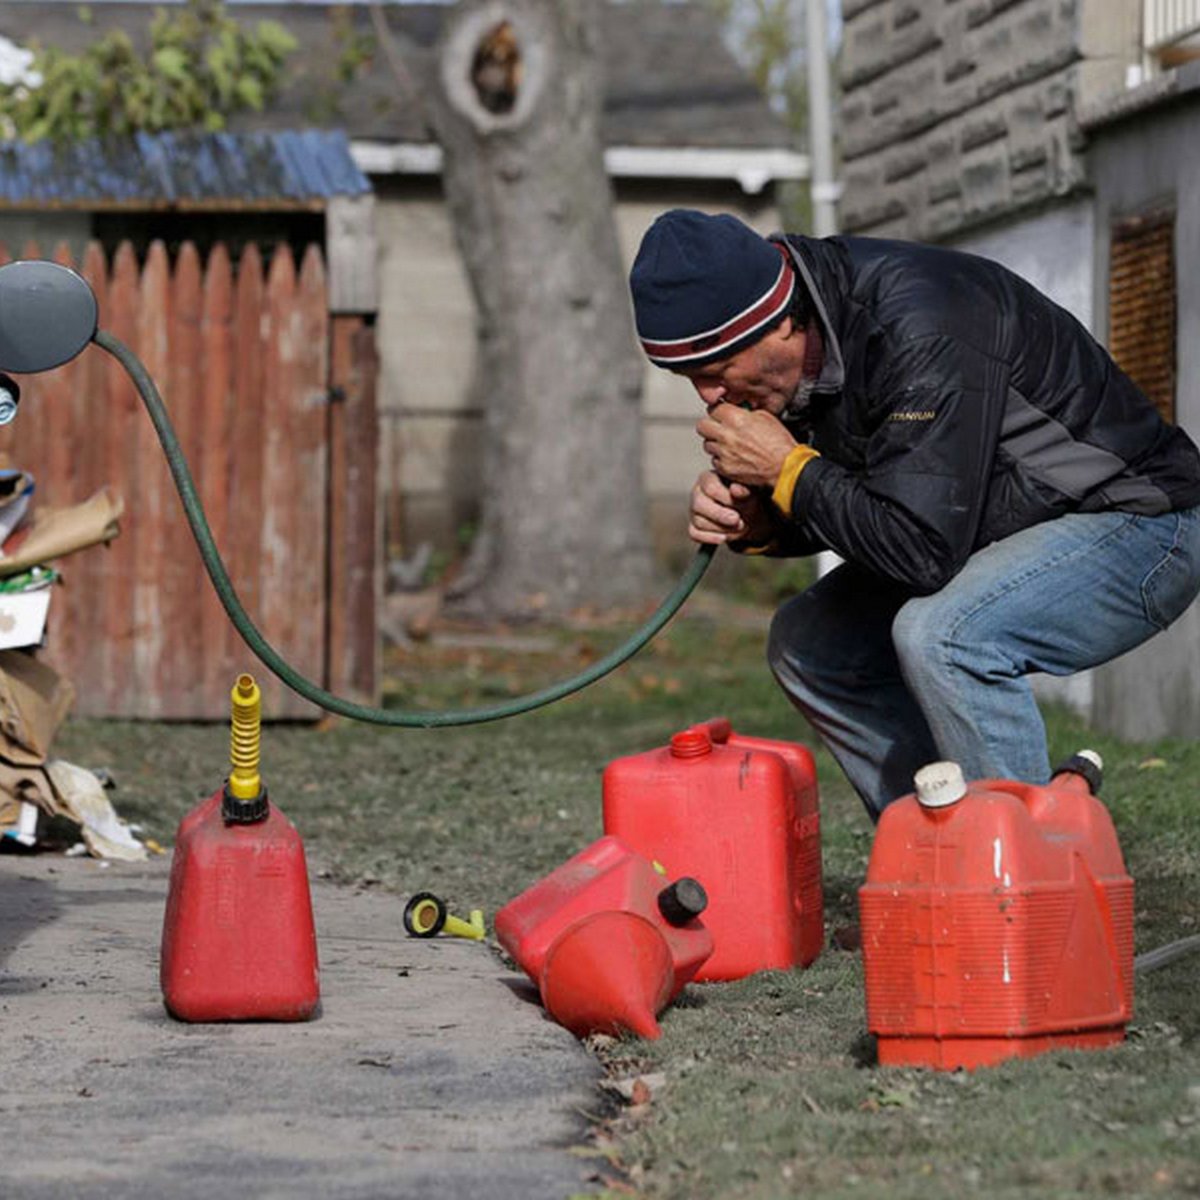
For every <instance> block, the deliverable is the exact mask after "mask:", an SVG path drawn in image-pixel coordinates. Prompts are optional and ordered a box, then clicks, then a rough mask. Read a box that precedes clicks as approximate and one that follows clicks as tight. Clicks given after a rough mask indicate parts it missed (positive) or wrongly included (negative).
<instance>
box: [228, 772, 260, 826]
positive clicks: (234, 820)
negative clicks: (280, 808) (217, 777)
mask: <svg viewBox="0 0 1200 1200" xmlns="http://www.w3.org/2000/svg"><path fill="white" fill-rule="evenodd" d="M270 811H271V802H270V800H269V798H268V797H267V789H266V786H265V785H263V786H262V787H260V788H259V789H258V795H257V796H254V797H253V798H251V799H250V800H243V799H241V798H240V797H238V796H235V795H234V794H233V793H232V792H231V791H230V790H229V782H228V780H227V781H226V783H225V790H224V792H222V793H221V817H222V819H223V820H224V822H225V824H226V825H254V824H257V823H258V822H259V821H265V820H266V819H267V815H268V814H269V813H270Z"/></svg>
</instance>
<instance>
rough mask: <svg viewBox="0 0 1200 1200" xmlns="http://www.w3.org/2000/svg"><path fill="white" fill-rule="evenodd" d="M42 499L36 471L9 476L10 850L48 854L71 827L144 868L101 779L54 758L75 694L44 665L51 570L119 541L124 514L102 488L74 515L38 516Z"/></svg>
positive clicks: (5, 639) (2, 740)
mask: <svg viewBox="0 0 1200 1200" xmlns="http://www.w3.org/2000/svg"><path fill="white" fill-rule="evenodd" d="M34 491H35V484H34V479H33V476H32V475H31V474H30V473H29V472H28V471H23V470H14V469H11V468H3V469H0V843H3V842H8V843H9V845H10V846H13V845H15V846H24V847H37V846H43V845H46V844H48V843H49V841H50V840H51V833H50V831H51V830H55V831H57V836H56V837H55V838H54V839H53V840H55V841H57V840H58V837H61V834H62V831H63V829H64V823H65V827H66V828H67V829H69V828H70V826H71V825H72V824H73V825H75V826H78V831H79V834H78V836H79V843H78V844H79V845H80V846H81V847H82V848H83V849H82V850H79V851H77V852H79V853H84V852H86V853H89V854H92V855H94V856H96V857H100V858H122V859H142V858H145V857H146V848H145V846H143V845H142V844H141V843H140V842H139V841H138V840H137V838H136V837H134V835H133V832H132V831H131V830H130V829H129V827H128V825H126V824H125V822H123V821H122V820H121V819H120V818H119V817H118V816H117V814H116V812H115V811H114V810H113V807H112V804H111V803H110V802H109V799H108V797H107V795H106V794H105V791H104V785H103V783H102V782H101V780H100V778H99V777H98V776H96V775H95V774H93V773H92V772H91V771H87V770H85V769H84V768H82V767H77V766H75V765H74V764H72V763H69V762H65V761H64V760H62V759H58V758H52V757H51V756H50V749H51V746H52V744H53V741H54V736H55V734H56V733H57V731H58V729H59V726H60V725H61V724H62V722H63V720H64V719H65V717H66V715H67V712H68V711H69V710H70V707H71V703H72V701H73V700H74V697H75V689H74V686H73V685H72V683H71V681H70V680H69V679H67V678H65V677H64V676H62V675H61V674H60V673H59V672H57V671H56V670H55V669H54V668H53V667H51V666H50V665H49V664H48V663H47V662H46V661H45V660H44V659H42V658H40V657H39V656H38V651H39V650H40V649H42V647H43V646H44V644H45V640H46V628H47V620H48V616H49V610H50V604H51V601H52V599H53V591H54V585H55V584H56V583H58V582H59V581H60V576H59V573H58V571H57V570H56V569H55V568H53V567H51V566H49V565H48V564H49V563H50V562H51V561H56V560H58V559H61V558H64V557H66V556H68V555H71V554H75V553H77V552H78V551H80V550H85V549H87V548H88V547H90V546H95V545H100V544H103V543H107V542H109V541H111V540H112V539H113V538H114V537H116V535H117V533H118V529H119V526H118V521H119V518H120V516H121V512H122V510H123V504H122V501H121V498H120V497H119V496H118V495H116V494H115V493H113V492H112V491H110V490H109V489H108V488H101V489H100V490H99V491H98V492H96V493H95V494H94V495H92V496H91V497H89V498H88V499H87V500H85V501H83V502H82V503H79V504H75V505H71V506H68V507H66V508H50V507H45V508H35V507H34V506H33V503H32V500H33V495H34Z"/></svg>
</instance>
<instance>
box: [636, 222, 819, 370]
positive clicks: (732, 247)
mask: <svg viewBox="0 0 1200 1200" xmlns="http://www.w3.org/2000/svg"><path fill="white" fill-rule="evenodd" d="M795 285H796V281H795V274H794V272H793V270H792V265H791V263H790V262H789V261H788V256H787V251H786V250H785V249H784V248H783V247H782V246H779V245H777V244H776V243H774V242H769V241H767V239H766V238H764V237H762V236H761V235H760V234H757V233H755V232H754V230H753V229H751V228H750V227H749V226H748V225H746V224H744V223H743V222H742V221H739V220H738V219H737V217H734V216H730V215H729V214H728V213H723V214H721V215H720V216H710V215H708V214H707V213H702V212H695V211H693V210H692V209H687V208H674V209H671V210H670V211H669V212H665V213H663V214H662V216H660V217H659V218H658V219H657V220H656V221H655V222H654V224H653V225H651V226H650V228H649V229H648V230H647V231H646V236H645V237H644V238H642V244H641V247H640V248H639V250H638V254H637V258H636V259H635V260H634V264H633V270H632V271H631V272H630V275H629V288H630V291H631V292H632V293H633V309H634V316H635V318H636V321H637V331H638V337H639V338H641V342H642V348H643V349H644V350H645V351H646V354H647V356H648V357H649V359H650V361H651V362H652V363H654V364H655V365H656V366H659V367H666V368H668V369H683V370H691V369H693V368H696V367H703V366H704V365H705V364H707V363H710V362H716V361H717V360H718V359H722V358H728V357H729V356H730V355H731V354H736V353H737V352H738V351H739V350H744V349H745V348H746V347H747V346H750V345H752V344H753V343H754V342H756V341H758V339H759V338H761V337H763V336H764V335H765V334H766V333H768V332H770V330H772V329H773V328H774V327H775V326H776V325H777V324H778V323H779V321H780V320H782V319H783V317H784V316H785V315H786V313H787V311H788V304H789V303H790V302H791V299H792V293H793V290H794V289H795Z"/></svg>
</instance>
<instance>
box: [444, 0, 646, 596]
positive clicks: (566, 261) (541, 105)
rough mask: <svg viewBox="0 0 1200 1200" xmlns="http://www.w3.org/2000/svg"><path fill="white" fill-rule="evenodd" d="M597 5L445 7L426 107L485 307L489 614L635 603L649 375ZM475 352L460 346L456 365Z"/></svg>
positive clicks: (498, 0) (484, 545) (472, 2)
mask: <svg viewBox="0 0 1200 1200" xmlns="http://www.w3.org/2000/svg"><path fill="white" fill-rule="evenodd" d="M597 7H598V6H597V5H596V3H595V0H559V2H555V0H469V2H463V3H460V4H458V5H457V6H456V8H455V10H454V12H453V13H452V15H451V16H450V18H449V20H448V22H447V25H446V29H445V31H444V33H443V37H442V40H441V43H440V45H439V48H438V69H437V71H436V73H435V78H434V79H433V81H432V87H431V89H430V91H429V92H427V93H426V96H425V97H424V100H425V103H426V105H427V111H428V116H429V119H430V121H431V123H432V124H433V126H434V129H435V132H436V134H437V137H438V140H439V141H440V143H441V146H442V150H443V154H444V166H443V185H444V188H445V194H446V200H447V203H448V205H449V208H450V215H451V219H452V221H453V223H454V228H455V232H456V236H457V239H458V244H459V248H460V250H461V252H462V256H463V261H464V263H465V266H466V270H467V274H468V277H469V279H470V283H471V287H472V290H473V293H474V296H475V300H476V304H477V310H478V320H479V329H478V335H479V337H478V347H479V353H478V357H477V364H478V366H477V377H476V397H477V400H478V402H479V404H480V406H481V407H482V409H483V412H484V431H485V446H484V454H483V460H484V464H485V467H484V479H483V495H482V519H481V529H480V532H479V536H478V539H477V543H476V545H475V546H474V548H473V549H472V552H471V555H470V558H469V561H468V569H467V571H466V573H465V577H468V578H470V579H471V580H472V586H471V589H470V595H471V598H472V599H473V600H476V601H478V602H479V603H480V604H481V605H483V606H486V607H487V609H488V610H489V611H491V612H494V613H501V614H506V615H514V614H517V613H521V612H526V613H528V612H531V611H538V610H542V611H546V612H561V611H564V610H566V609H569V608H571V607H574V606H577V605H582V604H610V603H613V602H618V601H623V600H631V599H637V598H640V597H642V596H643V595H644V593H645V589H646V586H647V584H648V580H649V576H650V551H649V536H648V530H647V520H646V502H645V493H644V488H643V484H642V454H641V394H642V372H643V364H642V360H641V355H640V351H639V349H638V347H637V343H636V340H635V337H634V331H633V324H632V320H631V313H630V307H629V301H628V293H627V289H626V283H625V276H624V271H623V268H622V264H621V257H620V252H619V249H618V244H617V235H616V226H615V222H614V219H613V211H612V195H611V189H610V186H609V181H608V177H607V174H606V173H605V170H604V165H603V147H602V145H601V141H600V134H599V120H600V108H601V95H602V92H601V87H602V83H601V79H600V64H599V55H598V47H597V45H596V39H597V12H596V9H597ZM469 352H470V348H469V347H468V346H466V345H464V347H463V353H464V354H465V353H469Z"/></svg>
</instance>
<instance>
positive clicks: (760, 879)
mask: <svg viewBox="0 0 1200 1200" xmlns="http://www.w3.org/2000/svg"><path fill="white" fill-rule="evenodd" d="M604 829H605V832H606V833H611V834H615V835H617V836H618V837H620V838H623V839H624V840H625V841H626V842H628V843H629V845H630V846H632V847H633V848H634V849H635V850H638V851H639V852H640V853H642V854H644V855H646V857H647V858H651V859H654V860H656V861H658V862H661V863H662V864H663V865H664V866H665V867H666V868H667V870H668V871H672V872H673V871H676V870H679V869H682V868H684V867H686V869H687V872H688V874H689V875H693V876H695V877H696V878H697V879H698V880H699V881H700V883H701V884H703V885H704V889H705V891H706V892H707V893H708V899H709V905H708V909H707V910H706V912H705V914H704V923H705V924H706V925H707V926H708V928H709V929H710V930H711V931H712V935H713V942H714V945H715V949H714V950H713V954H712V957H711V958H710V959H709V960H708V961H707V962H706V963H705V964H704V965H703V966H702V967H701V968H700V970H699V971H698V972H697V973H696V978H697V979H698V980H712V979H740V978H741V977H742V976H744V975H749V974H751V973H752V972H754V971H763V970H768V969H772V968H788V967H794V966H807V965H808V964H809V963H810V962H812V961H813V959H815V958H816V957H817V955H818V954H820V952H821V945H822V942H823V940H824V904H823V899H822V893H821V821H820V808H819V798H818V792H817V775H816V768H815V767H814V765H813V758H812V755H811V754H810V753H809V751H808V750H807V749H806V748H805V747H804V746H800V745H797V744H795V743H793V742H779V741H771V740H769V739H767V738H756V737H745V736H743V735H741V734H736V733H734V732H733V730H732V728H731V726H730V723H729V721H727V720H725V719H724V718H718V719H716V720H712V721H707V722H705V723H704V724H701V725H693V726H692V727H691V728H690V729H685V730H683V731H681V732H680V733H676V734H675V735H674V736H673V737H672V738H671V742H670V745H669V746H665V747H662V748H660V749H657V750H650V751H647V752H646V753H643V754H634V755H631V756H629V757H627V758H619V759H616V760H615V761H614V762H611V763H609V765H608V767H607V768H606V769H605V772H604Z"/></svg>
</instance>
